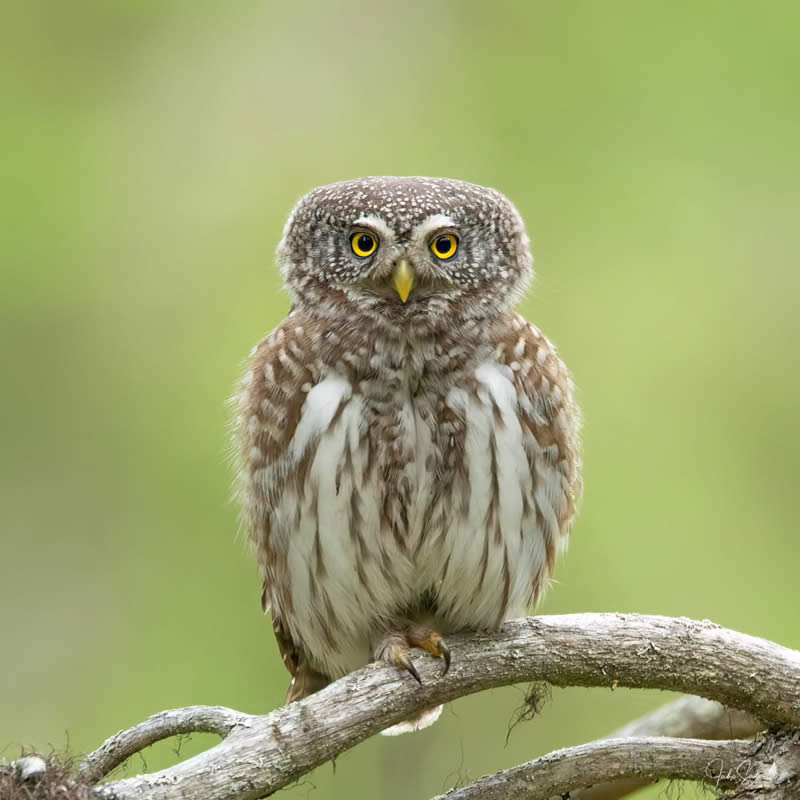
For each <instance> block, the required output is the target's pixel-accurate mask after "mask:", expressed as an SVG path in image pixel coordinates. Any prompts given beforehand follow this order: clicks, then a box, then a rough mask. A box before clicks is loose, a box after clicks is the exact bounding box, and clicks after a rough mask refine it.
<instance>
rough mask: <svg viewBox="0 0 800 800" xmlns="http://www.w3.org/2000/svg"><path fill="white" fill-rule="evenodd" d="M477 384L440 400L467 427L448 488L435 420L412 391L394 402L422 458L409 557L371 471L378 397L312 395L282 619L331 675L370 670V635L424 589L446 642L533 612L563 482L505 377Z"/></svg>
mask: <svg viewBox="0 0 800 800" xmlns="http://www.w3.org/2000/svg"><path fill="white" fill-rule="evenodd" d="M474 376H475V379H476V380H477V385H478V391H477V392H475V391H467V390H466V389H462V388H458V387H455V388H451V389H450V390H449V392H448V393H447V394H446V397H445V398H444V401H445V403H446V405H447V406H448V407H449V408H450V409H451V410H452V411H453V412H454V413H455V414H456V415H457V416H458V417H459V418H460V419H463V420H464V421H465V425H466V428H465V430H466V438H465V442H464V460H465V462H466V475H467V480H466V483H463V482H462V483H461V484H459V483H458V482H454V483H452V484H451V483H449V481H448V475H447V473H446V465H440V468H439V469H438V470H436V471H435V472H433V473H432V472H431V470H430V463H431V461H430V459H431V458H434V459H435V454H434V452H433V450H434V439H435V436H436V431H433V430H431V426H432V425H435V420H434V419H433V417H432V415H431V414H430V413H421V409H420V408H419V407H417V406H415V401H414V400H413V399H412V397H411V395H410V394H405V395H404V396H400V397H398V398H397V402H398V404H399V406H401V407H399V408H397V409H396V411H397V414H396V420H397V421H398V422H397V427H396V429H395V436H396V437H398V438H396V439H395V446H403V447H408V448H410V451H411V452H412V453H413V458H412V460H411V463H410V464H408V465H407V466H406V467H405V469H404V472H403V473H402V475H403V478H404V479H406V480H408V481H410V485H411V487H412V492H411V497H412V507H411V508H409V509H408V519H409V530H408V534H407V540H406V543H405V547H401V546H399V545H398V543H397V541H396V540H395V539H394V537H393V536H391V535H387V534H386V530H385V529H383V530H382V527H381V515H382V514H383V508H382V502H381V500H382V496H381V489H380V487H379V485H378V478H377V477H376V476H377V475H379V474H380V470H373V471H372V473H370V474H369V475H367V469H366V468H367V461H368V458H369V437H370V436H372V435H374V432H372V431H369V430H365V424H366V423H365V419H366V416H367V415H366V413H365V412H366V411H367V409H368V406H369V403H370V402H371V401H370V398H369V397H368V396H365V395H363V394H361V393H357V392H354V391H353V387H352V386H351V384H350V382H349V381H348V380H346V379H345V378H344V377H342V376H339V375H336V374H331V375H329V376H327V377H326V378H325V379H324V380H322V381H321V382H320V383H319V384H318V385H317V386H315V387H314V388H312V389H311V390H310V391H309V393H308V396H307V398H306V401H305V404H304V406H303V409H302V414H301V418H300V421H299V423H298V425H297V428H296V431H295V434H294V437H293V439H292V441H291V444H290V469H291V468H292V467H293V466H295V465H296V464H297V463H299V462H300V460H301V459H303V457H304V456H305V455H306V454H308V455H309V457H310V458H311V461H310V466H309V467H308V472H307V476H306V480H305V485H304V490H303V487H301V488H300V489H298V487H297V484H296V483H295V482H289V483H288V484H287V488H286V490H285V491H284V493H283V494H282V496H281V498H280V500H279V502H278V505H277V507H276V509H275V513H274V518H273V524H272V534H271V535H273V536H276V537H278V541H279V546H281V547H282V548H284V549H285V552H286V554H287V561H286V564H287V569H288V572H289V580H290V584H291V593H292V600H293V603H292V604H293V611H292V613H291V614H290V615H289V614H287V615H286V622H287V623H288V624H289V626H290V628H291V629H292V630H293V632H294V633H295V634H296V635H297V636H298V638H299V639H300V640H301V641H302V642H303V644H304V647H305V648H306V650H307V652H309V653H310V654H311V656H312V658H313V659H314V660H315V661H316V662H317V663H318V664H319V666H320V667H322V668H324V670H325V671H326V673H327V674H329V675H332V676H338V675H342V674H345V673H346V672H349V671H351V670H352V669H355V668H357V667H359V666H361V665H362V664H364V663H366V662H367V661H369V659H370V656H371V648H372V644H373V641H374V639H375V637H376V636H377V635H379V634H380V633H381V632H382V631H383V630H384V628H385V626H386V625H388V624H390V622H391V620H392V618H394V617H396V616H397V615H398V614H400V613H402V612H403V610H404V609H407V608H408V607H412V606H413V605H414V604H415V603H417V602H418V601H419V599H420V596H421V595H422V593H423V592H426V591H433V592H434V593H435V595H436V599H437V606H438V616H437V624H439V625H440V629H441V630H442V632H445V633H446V632H448V631H452V630H456V629H459V628H466V629H476V628H491V627H495V626H498V625H499V624H501V623H502V621H503V619H508V618H512V617H517V616H521V615H523V614H525V612H526V610H527V607H528V606H529V604H530V602H531V595H532V587H533V582H534V579H535V578H536V577H537V576H538V575H539V574H540V573H541V572H542V571H543V570H545V569H546V553H545V544H544V537H543V534H542V531H540V530H539V529H538V528H537V522H536V520H537V515H536V514H535V513H533V512H532V510H533V509H534V508H536V507H538V508H539V509H540V512H541V513H540V519H542V518H544V519H545V520H546V523H545V524H551V523H553V524H556V528H557V523H555V515H556V512H557V508H558V507H559V504H560V503H561V502H563V501H562V499H561V497H562V483H563V480H562V478H561V477H560V475H559V474H558V473H557V471H556V470H555V468H553V467H552V466H550V465H549V463H547V461H546V459H545V458H543V455H542V453H541V451H539V450H538V445H536V443H535V440H534V439H533V438H532V437H531V436H529V435H528V436H525V435H524V434H523V431H522V430H521V427H520V423H519V419H518V414H517V397H516V393H515V390H514V385H513V383H512V375H511V372H510V370H509V369H508V368H507V367H504V366H501V365H497V364H494V363H486V364H483V365H481V366H480V367H478V368H477V369H476V370H475V374H474ZM337 411H338V413H337ZM428 411H429V409H428ZM443 467H444V470H443ZM532 467H533V468H532ZM493 471H494V473H495V474H496V480H495V479H493V478H492V477H491V474H492V472H493ZM437 474H438V476H439V477H438V478H437V477H436V475H437ZM534 475H535V476H536V486H535V487H534V477H532V476H534ZM436 480H439V481H440V482H441V484H442V485H440V486H438V487H437V486H435V481H436ZM391 490H392V488H391V487H389V488H388V491H391ZM437 495H438V499H435V498H436V497H437ZM526 509H527V510H528V511H527V513H525V511H526ZM426 520H427V525H428V526H430V529H429V530H425V529H424V528H425V525H426ZM554 533H556V532H554ZM359 560H360V563H361V564H362V568H361V570H360V571H359V569H358V568H357V563H359ZM320 561H321V562H322V565H323V566H322V567H320Z"/></svg>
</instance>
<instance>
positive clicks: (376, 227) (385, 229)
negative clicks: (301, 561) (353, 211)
mask: <svg viewBox="0 0 800 800" xmlns="http://www.w3.org/2000/svg"><path fill="white" fill-rule="evenodd" d="M353 224H354V225H356V226H358V225H361V226H362V227H364V228H371V229H372V230H373V231H375V233H377V234H378V236H380V237H381V240H382V241H387V240H390V239H393V238H394V231H393V230H392V229H391V228H390V227H389V226H388V225H387V224H386V222H385V221H384V220H383V219H381V218H380V217H377V216H375V215H374V214H365V215H364V216H363V217H359V218H358V219H357V220H354V221H353Z"/></svg>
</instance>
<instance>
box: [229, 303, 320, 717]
mask: <svg viewBox="0 0 800 800" xmlns="http://www.w3.org/2000/svg"><path fill="white" fill-rule="evenodd" d="M318 377H319V371H318V367H317V364H316V359H315V357H314V354H313V346H312V331H311V330H310V328H309V323H308V321H307V320H305V319H304V318H303V317H302V315H301V314H300V313H299V312H297V311H292V312H291V313H290V314H289V316H288V317H287V318H286V319H285V320H284V322H283V323H281V325H280V326H279V327H278V328H276V329H275V330H274V331H273V332H272V333H271V334H270V335H269V336H268V337H267V338H265V339H264V340H263V341H261V342H260V343H259V344H258V345H257V346H256V347H255V348H254V349H253V352H252V353H251V355H250V359H249V361H248V364H247V371H246V372H245V375H244V378H243V379H242V382H241V385H240V388H239V392H238V394H237V395H236V398H235V400H236V410H237V415H236V424H235V440H236V446H237V451H238V455H239V476H238V491H237V494H238V497H239V500H240V503H241V506H242V511H243V516H244V521H245V525H246V527H247V531H248V534H249V537H250V541H251V543H252V545H253V548H254V550H255V551H256V555H257V557H258V563H259V567H260V570H261V573H262V576H263V578H264V585H263V589H262V593H261V605H262V608H263V609H264V612H265V613H266V612H267V611H270V610H271V612H272V627H273V630H274V632H275V639H276V640H277V642H278V648H279V650H280V653H281V656H282V657H283V663H284V664H285V665H286V669H287V670H288V671H289V673H290V674H291V676H292V683H291V685H290V687H289V696H288V698H287V702H291V701H292V700H298V699H300V698H301V697H305V696H306V695H307V694H311V692H313V691H316V690H317V689H320V688H322V687H323V686H324V685H325V684H326V683H327V682H328V679H327V678H326V677H325V676H322V675H320V674H319V673H316V672H315V671H314V670H313V669H312V668H311V665H310V664H309V663H308V661H307V659H306V655H305V653H304V651H303V648H302V643H299V642H294V641H292V638H291V636H290V635H289V631H288V629H287V627H286V626H285V625H284V623H283V621H282V614H286V613H291V608H292V595H291V591H290V589H291V587H290V586H289V585H288V573H287V570H286V553H285V552H283V551H282V550H281V548H279V547H277V546H276V545H275V542H273V540H272V539H271V537H270V525H271V521H272V513H273V509H274V508H275V504H276V502H277V500H278V498H279V497H280V495H281V493H282V491H283V489H284V487H285V486H286V485H287V482H288V481H296V480H301V481H302V474H301V473H302V472H303V470H304V467H305V465H304V464H303V463H302V462H301V463H300V464H294V463H292V462H291V461H290V460H289V458H288V448H289V443H290V442H291V440H292V437H293V436H294V432H295V429H296V428H297V424H298V422H299V421H300V414H301V412H302V408H303V403H304V402H305V398H306V395H307V393H308V391H309V390H310V389H311V387H312V386H313V385H314V384H315V383H316V381H317V379H318Z"/></svg>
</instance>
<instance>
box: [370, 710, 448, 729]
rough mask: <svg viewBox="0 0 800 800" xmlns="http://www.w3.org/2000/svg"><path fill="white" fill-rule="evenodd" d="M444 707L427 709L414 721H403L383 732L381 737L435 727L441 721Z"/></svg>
mask: <svg viewBox="0 0 800 800" xmlns="http://www.w3.org/2000/svg"><path fill="white" fill-rule="evenodd" d="M443 708H444V706H435V707H434V708H426V709H425V710H424V711H422V712H420V714H419V715H418V716H416V717H414V718H413V719H407V720H403V722H398V723H397V725H392V727H391V728H387V729H386V730H385V731H381V736H399V735H400V734H401V733H411V732H413V731H421V730H422V729H423V728H427V727H428V726H429V725H433V723H434V722H436V720H437V719H439V717H440V715H441V713H442V709H443Z"/></svg>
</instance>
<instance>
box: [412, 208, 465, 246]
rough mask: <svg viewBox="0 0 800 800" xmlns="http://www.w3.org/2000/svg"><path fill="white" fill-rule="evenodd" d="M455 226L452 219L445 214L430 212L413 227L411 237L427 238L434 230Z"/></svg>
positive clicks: (416, 238)
mask: <svg viewBox="0 0 800 800" xmlns="http://www.w3.org/2000/svg"><path fill="white" fill-rule="evenodd" d="M455 227H456V224H455V222H454V221H453V219H452V218H451V217H448V216H447V215H446V214H431V216H429V217H427V218H426V219H424V220H422V222H420V224H419V225H417V226H416V227H415V228H414V230H413V231H412V232H411V238H412V239H414V240H415V241H420V240H424V239H427V238H428V236H430V235H431V234H432V233H433V232H434V231H438V230H441V229H442V228H455Z"/></svg>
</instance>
